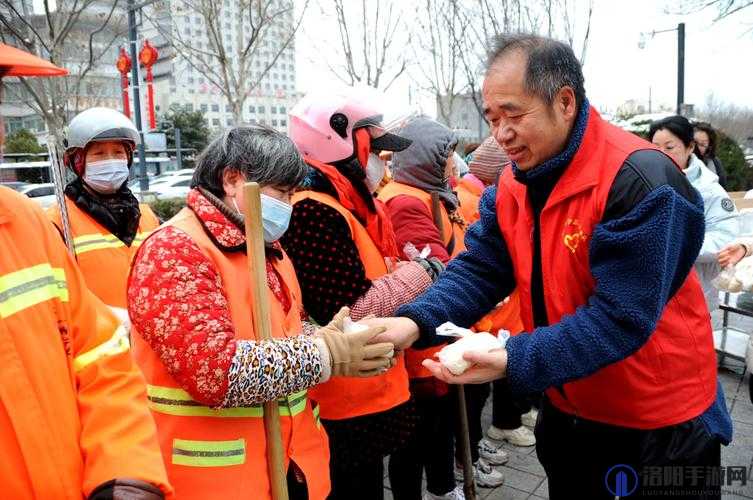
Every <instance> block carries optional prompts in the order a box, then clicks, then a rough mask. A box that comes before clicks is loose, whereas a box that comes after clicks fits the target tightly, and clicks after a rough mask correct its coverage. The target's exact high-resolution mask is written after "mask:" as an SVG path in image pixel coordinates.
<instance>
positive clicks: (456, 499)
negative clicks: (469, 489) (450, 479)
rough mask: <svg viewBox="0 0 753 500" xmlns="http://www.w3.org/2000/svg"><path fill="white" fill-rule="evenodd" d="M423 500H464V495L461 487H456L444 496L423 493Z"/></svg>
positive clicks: (428, 492)
mask: <svg viewBox="0 0 753 500" xmlns="http://www.w3.org/2000/svg"><path fill="white" fill-rule="evenodd" d="M424 500H465V493H463V487H462V486H456V487H455V489H454V490H452V491H451V492H449V493H445V494H444V495H435V494H434V493H432V492H430V491H427V492H426V493H424Z"/></svg>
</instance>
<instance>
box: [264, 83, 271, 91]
mask: <svg viewBox="0 0 753 500" xmlns="http://www.w3.org/2000/svg"><path fill="white" fill-rule="evenodd" d="M264 88H265V89H267V90H271V89H272V86H271V85H270V84H268V83H266V84H264Z"/></svg>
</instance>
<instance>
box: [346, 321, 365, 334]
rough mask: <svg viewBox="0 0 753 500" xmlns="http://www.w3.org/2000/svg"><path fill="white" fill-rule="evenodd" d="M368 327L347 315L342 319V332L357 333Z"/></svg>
mask: <svg viewBox="0 0 753 500" xmlns="http://www.w3.org/2000/svg"><path fill="white" fill-rule="evenodd" d="M368 329H369V327H368V326H366V325H363V324H361V323H358V322H357V321H353V320H352V319H350V317H347V318H345V319H344V320H343V332H344V333H358V332H362V331H364V330H368Z"/></svg>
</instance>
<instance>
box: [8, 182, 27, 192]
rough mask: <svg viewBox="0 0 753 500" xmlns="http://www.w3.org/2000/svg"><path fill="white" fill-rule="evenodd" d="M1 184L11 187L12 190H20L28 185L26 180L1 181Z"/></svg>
mask: <svg viewBox="0 0 753 500" xmlns="http://www.w3.org/2000/svg"><path fill="white" fill-rule="evenodd" d="M2 185H3V186H5V187H7V188H11V189H12V190H13V191H20V190H21V189H23V188H24V187H26V186H28V185H29V183H28V182H21V181H9V182H3V183H2Z"/></svg>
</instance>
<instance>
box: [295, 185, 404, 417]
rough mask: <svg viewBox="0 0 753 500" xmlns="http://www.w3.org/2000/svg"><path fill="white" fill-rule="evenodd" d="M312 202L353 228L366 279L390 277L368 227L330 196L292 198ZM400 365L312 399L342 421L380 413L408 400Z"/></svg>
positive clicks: (339, 382) (325, 387)
mask: <svg viewBox="0 0 753 500" xmlns="http://www.w3.org/2000/svg"><path fill="white" fill-rule="evenodd" d="M305 199H311V200H314V201H317V202H319V203H322V204H324V205H327V206H329V207H332V208H333V209H335V210H337V212H338V213H339V214H340V215H342V217H343V219H345V222H346V223H347V224H348V227H350V234H351V236H352V238H353V242H354V243H355V245H356V248H357V249H358V254H359V256H360V257H361V262H362V263H363V266H364V270H365V272H366V277H367V278H368V279H370V280H375V279H377V278H379V277H381V276H384V275H385V274H387V265H386V264H385V262H384V257H383V256H382V254H381V253H380V252H379V249H378V248H377V246H376V244H374V242H373V241H372V239H371V236H369V233H368V232H367V231H366V228H365V227H364V226H363V225H362V224H361V223H360V222H359V221H358V219H357V218H356V216H355V215H353V214H352V213H351V211H350V210H348V209H347V208H345V207H343V206H342V205H341V204H340V202H339V201H337V200H336V199H335V198H333V197H332V196H330V195H328V194H324V193H319V192H316V191H300V192H298V193H296V194H295V196H293V204H294V205H295V204H296V203H298V202H299V201H302V200H305ZM395 359H396V360H397V364H396V365H395V366H394V367H392V368H390V369H389V370H387V373H385V374H384V375H379V376H376V377H368V378H358V377H332V378H331V379H329V380H328V381H327V382H325V383H323V384H319V385H317V386H316V387H314V388H313V389H311V391H310V392H311V397H312V398H314V399H315V400H316V401H317V402H318V403H319V404H320V405H321V408H322V418H324V419H327V420H342V419H346V418H353V417H360V416H362V415H369V414H372V413H380V412H383V411H386V410H389V409H390V408H394V407H395V406H397V405H399V404H402V403H404V402H406V401H408V398H409V397H410V392H409V391H408V372H407V371H406V370H405V361H404V359H403V356H402V355H400V354H398V355H396V357H395Z"/></svg>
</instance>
